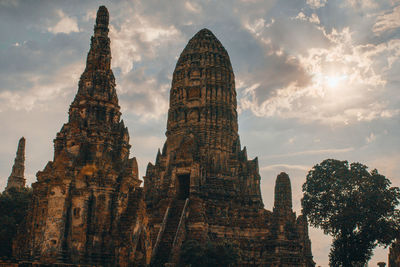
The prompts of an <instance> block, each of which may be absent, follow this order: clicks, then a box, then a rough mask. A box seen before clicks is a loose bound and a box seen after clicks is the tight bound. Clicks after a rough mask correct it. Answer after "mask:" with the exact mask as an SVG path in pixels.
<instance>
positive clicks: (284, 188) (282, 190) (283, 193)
mask: <svg viewBox="0 0 400 267" xmlns="http://www.w3.org/2000/svg"><path fill="white" fill-rule="evenodd" d="M282 210H283V211H291V210H292V188H291V185H290V178H289V175H287V174H286V173H284V172H281V173H280V174H279V175H278V177H277V178H276V182H275V203H274V211H282Z"/></svg>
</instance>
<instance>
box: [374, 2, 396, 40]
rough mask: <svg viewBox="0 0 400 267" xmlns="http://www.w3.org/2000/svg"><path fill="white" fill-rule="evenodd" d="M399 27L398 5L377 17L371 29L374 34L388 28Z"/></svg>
mask: <svg viewBox="0 0 400 267" xmlns="http://www.w3.org/2000/svg"><path fill="white" fill-rule="evenodd" d="M399 27H400V5H399V6H396V7H394V8H393V9H392V10H390V11H389V12H385V13H384V14H381V15H379V16H378V17H377V19H376V23H375V25H374V26H373V28H372V30H373V31H374V33H375V34H381V33H383V32H385V31H388V30H393V29H396V28H399Z"/></svg>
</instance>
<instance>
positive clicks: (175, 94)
mask: <svg viewBox="0 0 400 267" xmlns="http://www.w3.org/2000/svg"><path fill="white" fill-rule="evenodd" d="M234 77H235V76H234V74H233V70H232V65H231V62H230V59H229V56H228V53H227V52H226V50H225V48H224V47H223V46H222V44H221V43H220V42H219V40H218V39H217V38H216V37H215V36H214V34H213V33H212V32H211V31H209V30H207V29H203V30H201V31H200V32H198V33H197V34H196V35H195V36H194V37H193V38H192V39H191V40H190V41H189V43H188V44H187V46H186V48H185V49H184V50H183V52H182V54H181V56H180V58H179V60H178V63H177V64H176V68H175V71H174V74H173V80H172V88H171V91H170V108H169V111H168V123H167V132H166V136H167V141H166V143H165V145H164V148H163V151H162V153H159V154H158V155H157V159H156V166H152V165H151V164H149V166H148V169H147V175H146V178H145V187H146V190H151V191H153V192H152V193H150V194H147V196H149V198H148V199H147V201H148V203H149V205H150V206H154V205H153V204H152V202H154V201H155V202H158V200H159V199H165V198H168V197H170V198H178V199H183V200H184V199H186V198H188V197H189V196H196V197H200V198H204V199H210V198H216V199H219V198H223V199H227V198H232V197H234V198H238V199H240V201H241V202H243V201H245V202H246V203H248V204H251V205H254V206H256V207H260V206H261V205H262V200H261V193H260V188H259V181H260V176H259V174H258V163H257V159H254V160H252V161H248V160H247V155H246V149H244V150H241V148H240V140H239V135H238V122H237V111H236V90H235V78H234ZM150 195H151V197H150Z"/></svg>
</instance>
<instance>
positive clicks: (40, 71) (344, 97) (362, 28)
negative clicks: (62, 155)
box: [0, 0, 400, 266]
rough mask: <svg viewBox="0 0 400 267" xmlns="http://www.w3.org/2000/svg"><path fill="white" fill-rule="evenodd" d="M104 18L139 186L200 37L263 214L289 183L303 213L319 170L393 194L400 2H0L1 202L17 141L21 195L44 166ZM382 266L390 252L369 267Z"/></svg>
mask: <svg viewBox="0 0 400 267" xmlns="http://www.w3.org/2000/svg"><path fill="white" fill-rule="evenodd" d="M103 4H104V5H106V6H107V8H108V9H109V12H110V17H111V18H110V37H111V48H112V55H113V61H112V66H113V70H114V74H115V76H116V81H117V90H118V95H119V100H120V105H121V108H122V113H123V116H122V117H123V119H124V121H125V124H126V125H127V126H128V128H129V132H130V136H131V141H130V142H131V144H132V150H131V154H132V155H133V156H136V157H137V159H138V162H139V166H140V175H141V176H142V175H144V172H145V166H146V165H147V163H148V162H149V161H154V159H155V156H156V152H157V148H159V147H161V146H162V144H163V142H164V141H165V135H164V133H165V129H166V112H167V109H168V93H169V88H170V83H171V77H172V72H173V70H174V66H175V63H176V61H177V59H178V56H179V54H180V52H181V51H182V49H183V48H184V46H185V45H186V43H187V41H188V40H189V39H190V38H191V37H192V36H193V35H194V34H195V33H196V32H197V31H199V30H200V29H202V28H208V29H210V30H211V31H213V32H214V34H215V35H216V36H217V38H219V40H220V41H221V42H222V44H223V45H224V46H225V48H226V49H227V51H228V53H229V55H230V57H231V61H232V65H233V69H234V72H235V75H236V90H237V92H238V104H239V134H240V136H241V143H242V145H245V146H247V148H248V154H249V156H250V157H252V158H253V157H256V156H258V157H259V162H260V171H261V176H262V194H263V199H264V203H265V207H266V208H267V209H272V205H273V187H274V180H275V177H276V175H277V174H278V173H279V172H281V171H285V172H287V173H288V174H289V175H290V177H291V180H292V187H293V195H294V196H293V199H294V207H295V210H296V211H297V212H298V213H299V211H300V199H301V185H302V184H303V183H304V181H305V176H306V173H307V171H308V170H309V169H310V168H311V167H312V166H313V165H315V164H317V163H319V162H321V161H322V160H324V159H327V158H336V159H341V160H348V161H350V162H353V161H358V162H361V163H364V164H366V165H367V166H369V167H370V168H371V169H372V168H377V169H378V170H379V172H380V173H382V174H384V175H386V176H387V177H388V178H390V179H391V181H392V182H393V185H395V186H400V164H399V162H400V139H399V136H400V123H399V122H400V94H399V90H400V88H399V87H400V76H399V74H400V2H399V0H341V1H339V0H291V1H283V0H281V1H273V0H265V1H262V0H231V1H216V0H203V1H195V0H190V1H189V0H187V1H178V0H176V1H156V0H146V1H138V0H125V1H114V0H113V1H111V0H110V1H78V0H70V1H61V0H60V1H40V0H38V1H28V0H25V1H22V0H19V1H18V0H0V122H1V131H0V140H1V149H0V189H1V190H2V189H3V188H4V187H5V185H6V179H7V177H8V176H9V174H10V171H11V166H12V162H13V160H14V157H15V151H16V145H17V142H18V139H19V138H20V137H21V136H25V138H26V139H27V145H26V177H27V180H28V183H29V184H30V183H32V182H34V181H35V179H36V178H35V174H36V172H37V171H39V170H41V169H43V168H44V166H45V164H46V162H47V161H49V160H51V159H52V157H53V155H52V154H53V143H52V140H53V139H54V138H55V136H56V133H57V132H58V131H59V130H60V128H61V126H62V124H63V123H64V122H66V121H67V111H68V107H69V104H70V103H71V102H72V100H73V97H74V94H75V93H76V91H77V84H78V80H79V76H80V74H81V73H82V71H83V69H84V63H85V60H86V54H87V52H88V49H89V44H90V36H91V35H92V32H93V25H94V19H95V14H96V11H97V8H98V6H99V5H103ZM310 232H311V233H310V234H311V239H312V245H313V254H314V258H315V261H316V262H317V264H318V265H321V266H327V264H328V253H329V246H330V238H329V237H326V236H324V235H323V234H322V232H321V231H319V230H317V229H310ZM378 261H387V250H383V249H378V250H376V253H375V256H374V258H373V260H372V261H371V262H370V264H371V265H370V266H376V262H378Z"/></svg>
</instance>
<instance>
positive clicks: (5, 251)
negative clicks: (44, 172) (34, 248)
mask: <svg viewBox="0 0 400 267" xmlns="http://www.w3.org/2000/svg"><path fill="white" fill-rule="evenodd" d="M31 196H32V190H31V189H28V188H24V189H21V190H16V189H14V188H11V189H9V190H7V191H5V192H3V193H1V194H0V257H5V258H11V257H12V241H13V239H14V237H15V235H16V233H17V228H18V225H19V224H21V223H22V222H23V220H24V218H25V215H26V212H27V209H28V205H29V202H30V199H31Z"/></svg>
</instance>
